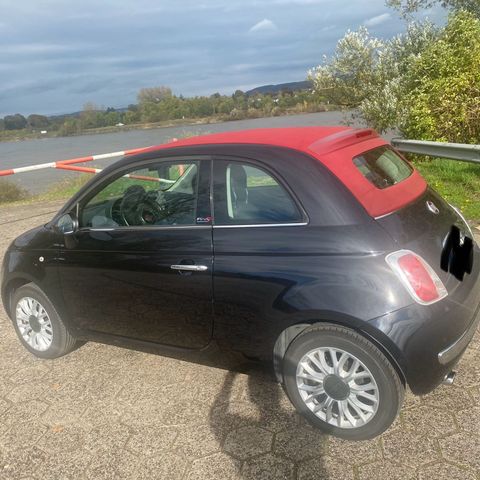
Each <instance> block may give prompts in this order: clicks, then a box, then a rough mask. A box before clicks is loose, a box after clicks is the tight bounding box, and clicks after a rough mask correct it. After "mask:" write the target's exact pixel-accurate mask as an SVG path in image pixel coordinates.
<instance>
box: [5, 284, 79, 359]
mask: <svg viewBox="0 0 480 480" xmlns="http://www.w3.org/2000/svg"><path fill="white" fill-rule="evenodd" d="M11 312H12V321H13V326H14V328H15V331H16V332H17V335H18V338H19V339H20V342H21V343H22V344H23V346H24V347H25V348H26V349H27V350H28V351H29V352H30V353H32V354H33V355H35V356H37V357H40V358H57V357H61V356H63V355H65V354H67V353H68V352H70V351H71V350H73V348H74V347H75V344H76V339H75V337H74V336H73V335H71V334H70V333H69V331H68V329H67V327H66V326H65V324H64V322H63V321H62V319H61V318H60V316H59V315H58V313H57V311H56V310H55V307H54V306H53V304H52V302H51V301H50V300H49V299H48V297H47V296H46V295H45V293H43V291H42V290H41V289H40V288H39V287H38V286H37V285H35V284H34V283H29V284H27V285H23V286H22V287H20V288H19V289H18V290H16V291H15V292H14V294H13V296H12V308H11ZM32 317H33V318H32Z"/></svg>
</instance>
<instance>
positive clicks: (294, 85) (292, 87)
mask: <svg viewBox="0 0 480 480" xmlns="http://www.w3.org/2000/svg"><path fill="white" fill-rule="evenodd" d="M309 88H312V82H310V81H309V80H304V81H302V82H289V83H278V84H277V85H262V86H261V87H256V88H252V90H249V91H248V92H245V93H246V94H247V95H255V94H258V93H260V94H262V95H265V94H271V95H272V94H275V93H279V92H294V91H296V90H308V89H309Z"/></svg>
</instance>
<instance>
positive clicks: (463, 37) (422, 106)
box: [400, 12, 480, 144]
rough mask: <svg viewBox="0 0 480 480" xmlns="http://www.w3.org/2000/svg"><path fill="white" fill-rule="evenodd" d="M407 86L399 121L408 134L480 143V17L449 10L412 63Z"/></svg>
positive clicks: (404, 132)
mask: <svg viewBox="0 0 480 480" xmlns="http://www.w3.org/2000/svg"><path fill="white" fill-rule="evenodd" d="M406 92H408V93H406V95H405V96H404V98H403V101H402V104H403V108H402V110H403V112H404V116H403V118H402V121H401V125H400V129H401V131H402V134H403V135H404V136H405V137H406V138H415V139H424V140H435V141H449V142H458V143H474V144H475V143H480V19H478V18H476V17H475V16H474V15H473V14H470V13H466V12H458V13H456V14H453V15H451V17H450V19H449V22H448V24H447V26H446V27H445V29H444V30H443V31H442V33H441V34H440V37H439V38H438V39H437V41H435V42H433V43H431V44H430V45H428V46H427V48H426V49H425V50H424V51H423V52H422V53H421V55H420V56H419V57H418V58H417V59H416V61H415V62H413V63H412V66H411V68H410V70H409V72H408V74H407V81H406Z"/></svg>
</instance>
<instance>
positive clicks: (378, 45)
mask: <svg viewBox="0 0 480 480" xmlns="http://www.w3.org/2000/svg"><path fill="white" fill-rule="evenodd" d="M437 35H438V32H437V30H436V28H435V27H434V26H433V25H432V24H430V23H425V24H417V23H412V24H410V25H409V26H408V28H407V31H406V32H405V33H404V34H402V35H399V36H397V37H394V38H393V39H391V40H389V41H380V40H379V39H378V38H375V37H373V36H371V35H370V33H369V31H368V30H367V29H366V28H365V27H361V28H360V29H359V30H358V31H356V32H351V31H348V32H347V34H346V35H345V37H344V38H342V39H341V40H339V42H338V44H337V48H336V50H335V54H334V55H333V57H332V58H326V57H325V58H324V63H323V65H320V66H318V67H315V68H313V69H312V70H310V71H309V73H308V77H309V79H310V80H312V81H313V89H314V94H317V95H321V96H323V97H325V98H326V99H327V100H328V101H329V103H333V104H336V105H341V106H344V107H347V108H353V109H358V110H359V112H360V114H361V115H362V117H363V118H364V120H365V121H366V122H367V123H368V124H369V125H371V126H373V127H374V128H376V129H377V130H379V131H385V130H387V129H389V128H392V127H395V126H396V125H397V124H398V122H399V117H400V116H401V109H400V104H399V102H400V100H401V98H402V95H403V91H404V76H405V75H406V72H408V71H409V68H410V67H409V65H410V64H411V62H412V61H413V60H414V59H415V58H416V57H417V56H418V55H419V54H420V53H421V52H422V51H423V50H424V49H425V47H426V45H429V44H430V43H432V42H433V41H434V40H435V38H436V37H437Z"/></svg>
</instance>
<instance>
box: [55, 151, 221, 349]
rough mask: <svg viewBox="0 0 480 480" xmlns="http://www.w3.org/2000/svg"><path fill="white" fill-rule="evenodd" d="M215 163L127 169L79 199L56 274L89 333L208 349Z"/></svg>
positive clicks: (185, 161)
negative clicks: (73, 229) (75, 220)
mask: <svg viewBox="0 0 480 480" xmlns="http://www.w3.org/2000/svg"><path fill="white" fill-rule="evenodd" d="M210 170H211V165H210V160H209V159H206V158H181V159H173V160H172V159H162V160H150V161H148V162H145V163H144V164H139V165H138V164H137V165H136V166H134V167H130V168H128V167H127V168H126V169H122V170H121V171H118V172H116V173H115V174H113V175H110V176H109V177H108V178H107V179H106V180H103V181H102V182H101V183H100V185H97V186H95V187H93V188H92V190H91V191H90V192H89V193H88V194H87V195H86V197H85V198H83V199H82V200H80V203H79V204H78V221H79V228H78V229H77V231H76V232H75V233H73V234H71V235H66V236H65V237H64V243H63V245H62V247H61V251H60V255H59V269H58V271H59V275H60V280H61V285H62V289H63V295H64V299H65V303H66V305H67V307H68V310H69V317H70V319H71V321H72V323H73V324H74V325H75V328H77V329H79V330H81V331H84V332H98V333H101V334H110V335H117V336H122V337H128V338H132V339H136V340H142V341H148V342H155V343H159V344H165V345H171V346H176V347H184V348H201V347H204V346H205V345H207V344H208V343H209V341H210V337H211V332H212V232H211V228H212V227H211V225H210V218H211V214H210Z"/></svg>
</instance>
